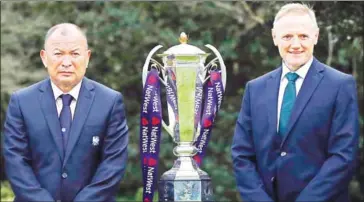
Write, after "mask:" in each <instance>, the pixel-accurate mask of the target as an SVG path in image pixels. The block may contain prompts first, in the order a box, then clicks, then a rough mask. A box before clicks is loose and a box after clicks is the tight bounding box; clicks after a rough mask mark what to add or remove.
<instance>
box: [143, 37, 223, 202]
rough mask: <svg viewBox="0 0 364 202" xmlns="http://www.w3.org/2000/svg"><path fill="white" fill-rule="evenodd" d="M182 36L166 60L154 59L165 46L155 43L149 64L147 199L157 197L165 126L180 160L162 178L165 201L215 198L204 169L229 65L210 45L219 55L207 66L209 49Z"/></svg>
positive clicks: (146, 81) (145, 112) (146, 75)
mask: <svg viewBox="0 0 364 202" xmlns="http://www.w3.org/2000/svg"><path fill="white" fill-rule="evenodd" d="M179 41H180V43H181V44H179V45H175V46H173V47H171V48H169V49H168V50H167V51H165V52H164V53H163V54H157V56H159V57H161V58H162V61H163V65H162V64H160V63H159V62H158V61H157V60H155V59H153V58H152V56H153V54H154V53H155V52H156V51H157V50H158V49H160V48H161V47H162V46H161V45H158V46H156V47H154V48H153V49H152V50H151V51H150V53H149V54H148V56H147V59H146V61H145V64H144V66H143V75H142V79H143V103H142V110H141V111H142V112H141V124H140V126H141V130H140V152H141V157H142V169H143V182H144V187H143V188H144V189H143V201H144V202H149V201H152V200H153V193H154V188H155V186H156V179H155V178H156V173H157V166H158V154H159V142H160V133H161V126H163V128H164V129H165V130H166V131H167V133H168V134H170V135H171V136H172V138H173V141H174V142H175V143H177V146H176V147H175V148H174V150H173V153H174V155H175V156H177V157H178V159H177V160H176V161H175V162H174V165H173V167H172V169H170V170H168V171H167V172H165V173H164V174H163V175H162V176H161V179H160V180H159V182H158V193H159V201H213V193H212V187H211V179H210V177H209V176H208V174H207V173H206V172H204V171H202V170H201V169H200V168H199V166H198V165H199V164H200V163H201V158H202V157H203V154H204V149H205V148H206V146H207V143H208V140H209V135H210V133H211V130H212V123H213V121H214V118H215V116H216V114H217V111H218V109H219V107H220V105H221V102H222V97H223V92H224V88H225V86H226V85H225V84H226V68H225V65H224V62H223V60H222V57H221V55H220V53H219V52H218V51H217V50H216V48H214V47H213V46H211V45H205V46H206V47H207V48H209V49H210V50H211V51H212V52H213V53H214V54H215V55H216V58H214V59H213V60H211V61H210V62H209V63H208V64H207V65H205V61H206V58H207V57H208V55H209V53H205V52H204V51H202V50H201V49H199V48H197V47H195V46H192V45H189V44H187V36H186V34H185V33H183V32H182V33H181V35H180V38H179ZM160 84H163V85H164V86H165V88H166V98H167V109H168V119H169V121H168V123H169V124H168V125H167V124H166V122H164V121H163V119H162V115H161V110H162V107H161V101H160V86H162V85H160Z"/></svg>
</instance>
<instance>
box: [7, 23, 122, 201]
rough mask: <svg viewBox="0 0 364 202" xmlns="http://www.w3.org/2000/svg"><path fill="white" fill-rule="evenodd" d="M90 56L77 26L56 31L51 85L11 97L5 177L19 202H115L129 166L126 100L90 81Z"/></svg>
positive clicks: (47, 49)
mask: <svg viewBox="0 0 364 202" xmlns="http://www.w3.org/2000/svg"><path fill="white" fill-rule="evenodd" d="M90 55H91V52H90V50H89V49H88V46H87V39H86V36H85V34H84V33H83V32H82V31H81V29H80V28H79V27H77V26H76V25H74V24H70V23H63V24H58V25H56V26H54V27H52V28H51V29H50V30H49V31H48V32H47V35H46V37H45V43H44V50H41V52H40V56H41V58H42V61H43V64H44V66H45V67H46V68H47V70H48V73H49V78H47V79H45V80H43V81H40V82H38V83H36V84H34V85H31V86H29V87H27V88H25V89H21V90H19V91H16V92H14V93H13V94H12V96H11V98H10V103H9V106H8V110H7V115H6V121H5V127H4V157H5V171H6V174H7V177H8V179H9V181H10V184H11V187H12V189H13V191H14V193H15V201H62V202H63V201H64V202H71V201H114V200H115V196H116V193H117V191H118V185H119V183H120V180H121V179H122V177H123V175H124V172H125V168H126V162H127V144H128V127H127V124H126V117H125V110H124V104H123V98H122V95H121V94H120V93H119V92H116V91H114V90H112V89H110V88H108V87H106V86H104V85H101V84H99V83H97V82H95V81H92V80H90V79H87V78H86V77H84V75H85V71H86V68H87V65H88V62H89V58H90Z"/></svg>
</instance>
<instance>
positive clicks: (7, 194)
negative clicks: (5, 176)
mask: <svg viewBox="0 0 364 202" xmlns="http://www.w3.org/2000/svg"><path fill="white" fill-rule="evenodd" d="M0 190H1V201H13V200H14V193H13V191H12V190H11V187H10V184H9V182H7V181H3V182H1V189H0Z"/></svg>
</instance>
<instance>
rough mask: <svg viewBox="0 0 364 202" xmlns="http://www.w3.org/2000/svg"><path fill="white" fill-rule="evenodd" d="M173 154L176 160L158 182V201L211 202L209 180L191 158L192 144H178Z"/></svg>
mask: <svg viewBox="0 0 364 202" xmlns="http://www.w3.org/2000/svg"><path fill="white" fill-rule="evenodd" d="M173 153H174V154H175V155H176V156H177V157H178V159H177V160H176V161H175V162H174V165H173V167H172V169H170V170H168V171H167V172H165V173H164V174H163V175H162V176H161V178H160V180H159V182H158V193H159V201H160V202H166V201H213V193H212V186H211V179H210V177H209V176H208V174H207V173H206V172H204V171H202V170H201V169H200V168H199V167H198V165H197V164H196V162H195V160H193V158H192V157H193V156H194V155H195V154H196V153H197V149H196V147H195V146H193V143H192V142H180V143H179V144H178V146H176V147H175V148H174V150H173Z"/></svg>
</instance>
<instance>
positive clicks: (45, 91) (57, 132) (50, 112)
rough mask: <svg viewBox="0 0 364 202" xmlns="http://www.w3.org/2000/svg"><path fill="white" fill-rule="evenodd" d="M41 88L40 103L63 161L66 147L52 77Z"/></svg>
mask: <svg viewBox="0 0 364 202" xmlns="http://www.w3.org/2000/svg"><path fill="white" fill-rule="evenodd" d="M39 90H40V96H39V103H40V105H41V108H42V112H43V115H44V117H45V120H46V122H47V125H48V127H49V130H50V131H51V134H52V137H53V140H54V142H55V143H56V148H57V150H58V153H59V156H60V158H61V161H63V157H64V156H63V154H64V149H63V143H62V134H61V126H60V124H59V119H58V113H57V107H56V101H55V99H54V94H53V90H52V87H51V83H50V79H47V80H45V81H44V82H43V83H42V84H41V85H40V88H39Z"/></svg>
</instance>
